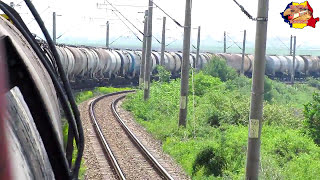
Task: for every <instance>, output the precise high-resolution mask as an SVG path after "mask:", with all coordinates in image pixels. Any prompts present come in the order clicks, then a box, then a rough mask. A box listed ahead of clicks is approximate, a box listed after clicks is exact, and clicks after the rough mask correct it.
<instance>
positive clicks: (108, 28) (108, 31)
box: [106, 21, 110, 48]
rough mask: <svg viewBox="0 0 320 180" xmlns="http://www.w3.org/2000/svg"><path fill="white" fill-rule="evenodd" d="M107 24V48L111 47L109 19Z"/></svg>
mask: <svg viewBox="0 0 320 180" xmlns="http://www.w3.org/2000/svg"><path fill="white" fill-rule="evenodd" d="M106 26H107V32H106V47H107V48H109V32H110V31H109V30H110V29H109V21H107V24H106Z"/></svg>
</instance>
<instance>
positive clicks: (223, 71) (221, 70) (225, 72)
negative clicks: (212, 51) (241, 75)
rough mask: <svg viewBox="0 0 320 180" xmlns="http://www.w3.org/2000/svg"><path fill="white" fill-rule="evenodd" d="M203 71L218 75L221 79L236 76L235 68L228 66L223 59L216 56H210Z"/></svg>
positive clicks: (224, 79)
mask: <svg viewBox="0 0 320 180" xmlns="http://www.w3.org/2000/svg"><path fill="white" fill-rule="evenodd" d="M203 72H204V73H205V74H208V75H211V76H213V77H219V78H220V79H221V81H227V80H233V79H235V78H236V77H237V76H238V74H237V72H236V70H235V69H233V68H231V67H229V66H228V65H227V62H226V61H225V60H224V59H222V58H218V57H214V58H212V60H211V61H209V62H208V64H207V65H206V66H205V68H204V69H203Z"/></svg>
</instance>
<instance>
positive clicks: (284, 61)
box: [57, 45, 320, 82]
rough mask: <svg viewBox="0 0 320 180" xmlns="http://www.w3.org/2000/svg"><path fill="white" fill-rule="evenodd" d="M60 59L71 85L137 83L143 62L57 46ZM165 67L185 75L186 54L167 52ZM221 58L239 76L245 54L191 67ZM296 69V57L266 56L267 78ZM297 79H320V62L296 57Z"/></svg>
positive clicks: (247, 68) (204, 56)
mask: <svg viewBox="0 0 320 180" xmlns="http://www.w3.org/2000/svg"><path fill="white" fill-rule="evenodd" d="M57 50H58V53H59V56H60V58H61V60H62V62H63V65H64V70H65V71H66V72H67V75H68V78H69V80H70V81H71V82H79V81H81V80H88V79H95V80H99V79H100V80H101V79H112V78H116V77H124V78H127V79H135V78H136V77H138V76H139V73H140V66H141V61H142V52H141V51H132V50H111V49H104V48H93V47H73V46H65V45H60V46H57ZM164 54H165V55H164V67H165V68H166V69H167V70H168V71H170V72H171V73H172V75H174V76H178V75H179V73H180V71H181V64H182V53H181V52H165V53H164ZM214 56H216V57H221V58H223V59H225V60H226V62H227V64H228V65H229V66H231V67H233V68H234V69H236V70H237V71H238V72H239V71H240V69H241V61H242V55H241V54H226V53H218V54H212V53H200V56H199V61H198V64H197V65H196V64H195V63H196V55H195V54H194V53H191V54H190V66H191V67H197V68H200V69H201V68H203V67H204V66H205V65H206V64H207V63H208V62H209V61H210V60H212V59H213V57H214ZM151 58H152V61H151V69H152V70H151V72H152V73H156V65H159V64H160V52H157V51H153V52H152V54H151ZM253 62H254V56H253V55H245V58H244V72H245V73H246V74H247V75H249V76H251V74H252V71H253V64H254V63H253ZM292 67H293V57H292V56H276V55H272V56H266V72H265V73H266V75H268V76H269V77H272V78H279V79H288V77H289V76H290V75H291V72H292ZM294 72H295V77H297V78H304V77H307V76H315V77H318V76H319V75H320V58H319V57H316V56H296V58H295V70H294Z"/></svg>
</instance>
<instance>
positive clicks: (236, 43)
mask: <svg viewBox="0 0 320 180" xmlns="http://www.w3.org/2000/svg"><path fill="white" fill-rule="evenodd" d="M226 35H227V36H228V38H229V39H230V40H231V41H232V42H233V43H234V44H235V45H236V46H238V48H239V49H241V50H242V48H241V47H240V46H239V45H238V44H237V43H236V42H235V41H234V40H233V39H232V38H231V37H230V36H229V35H228V34H226Z"/></svg>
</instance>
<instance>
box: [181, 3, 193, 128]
mask: <svg viewBox="0 0 320 180" xmlns="http://www.w3.org/2000/svg"><path fill="white" fill-rule="evenodd" d="M191 2H192V0H186V10H185V21H184V38H183V57H182V66H181V90H180V113H179V126H184V127H186V125H187V122H186V119H187V106H188V90H189V64H190V63H189V61H190V59H189V58H190V36H191Z"/></svg>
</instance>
